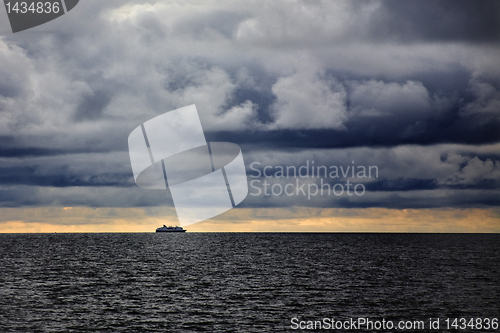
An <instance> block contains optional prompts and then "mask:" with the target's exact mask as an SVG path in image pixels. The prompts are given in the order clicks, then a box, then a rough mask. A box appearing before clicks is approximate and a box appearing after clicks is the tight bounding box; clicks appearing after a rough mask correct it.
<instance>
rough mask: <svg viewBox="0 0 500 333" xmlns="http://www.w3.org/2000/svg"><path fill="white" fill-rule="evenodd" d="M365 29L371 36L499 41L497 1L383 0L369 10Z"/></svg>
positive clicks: (405, 40) (393, 38)
mask: <svg viewBox="0 0 500 333" xmlns="http://www.w3.org/2000/svg"><path fill="white" fill-rule="evenodd" d="M368 29H369V36H370V38H372V39H374V40H388V41H399V42H420V41H466V42H472V43H481V42H493V43H498V41H499V40H500V3H499V2H498V1H489V0H478V1H468V0H438V1H432V2H420V1H397V0H384V1H381V2H380V7H379V8H377V10H375V11H374V13H373V14H372V16H371V18H370V21H369V25H368Z"/></svg>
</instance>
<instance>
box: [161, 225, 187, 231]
mask: <svg viewBox="0 0 500 333" xmlns="http://www.w3.org/2000/svg"><path fill="white" fill-rule="evenodd" d="M156 232H186V230H185V229H183V228H182V227H167V226H166V225H163V227H161V228H157V229H156Z"/></svg>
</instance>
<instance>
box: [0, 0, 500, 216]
mask: <svg viewBox="0 0 500 333" xmlns="http://www.w3.org/2000/svg"><path fill="white" fill-rule="evenodd" d="M498 10H499V5H498V2H496V1H489V0H485V1H475V2H470V1H443V0H440V1H434V2H432V3H425V4H422V3H420V2H416V1H415V2H414V1H407V2H399V1H363V2H350V1H335V2H331V1H317V2H308V1H272V2H269V1H248V2H233V1H217V2H212V1H183V2H182V3H177V2H171V1H160V0H158V1H122V0H120V1H118V0H107V1H99V0H86V1H85V2H82V3H81V4H79V6H78V7H76V8H75V9H74V10H72V11H71V12H70V13H68V14H67V15H64V16H63V17H61V18H60V19H58V20H54V21H52V22H50V23H47V24H45V25H43V26H40V27H38V28H35V29H33V30H30V31H27V32H22V33H18V34H14V35H4V36H2V37H0V64H1V65H0V206H3V207H17V206H58V205H59V206H60V205H62V206H90V207H136V206H157V205H163V204H164V203H165V204H169V200H170V199H169V197H168V194H167V195H165V194H159V193H157V192H155V191H153V192H145V191H142V190H140V189H137V188H136V187H135V185H134V183H133V180H132V172H131V169H130V165H129V161H128V156H127V137H128V134H129V133H130V131H131V130H132V129H134V128H135V127H136V126H137V125H138V124H141V123H143V122H144V121H146V120H148V119H150V118H152V117H154V116H156V115H159V114H162V113H164V112H166V111H169V110H173V109H176V108H179V107H182V106H186V105H190V104H196V105H197V107H198V111H199V113H200V118H201V120H202V125H203V128H204V130H205V132H206V136H207V140H208V141H231V142H235V143H238V144H240V145H241V146H242V147H243V149H244V150H243V153H244V157H245V161H246V164H247V169H248V168H249V166H250V164H251V163H252V162H256V161H257V162H259V163H261V165H262V166H264V165H271V166H276V165H294V166H300V165H302V164H304V163H305V161H307V160H309V161H312V160H314V161H315V162H316V163H323V164H325V165H338V166H340V165H344V166H348V165H351V164H352V161H355V162H356V164H358V165H360V164H363V165H376V166H378V168H379V172H380V177H379V178H377V179H371V180H369V181H366V184H365V185H366V191H367V192H366V195H364V196H363V197H359V198H356V197H354V198H350V197H339V198H331V197H330V198H324V197H322V198H320V197H315V198H314V199H313V200H304V198H300V197H293V198H280V197H272V198H268V197H265V196H257V197H249V199H247V201H245V203H244V205H246V206H247V207H270V206H279V207H291V206H314V207H390V208H407V207H411V208H421V207H476V206H491V205H493V206H496V205H498V204H499V201H498V198H499V197H500V196H499V193H498V192H499V184H500V171H499V170H500V169H499V168H500V167H499V163H500V162H499V161H500V159H499V158H500V150H499V141H500V66H498V59H500V43H499V42H498V41H499V40H500V17H499V16H498V15H496V13H498ZM477 17H481V18H482V19H481V20H477ZM248 170H249V169H248ZM249 174H250V171H249ZM315 181H317V180H315Z"/></svg>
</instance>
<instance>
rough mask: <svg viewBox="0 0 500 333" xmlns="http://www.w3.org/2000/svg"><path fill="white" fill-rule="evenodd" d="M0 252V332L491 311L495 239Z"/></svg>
mask: <svg viewBox="0 0 500 333" xmlns="http://www.w3.org/2000/svg"><path fill="white" fill-rule="evenodd" d="M0 249H1V258H0V263H1V264H0V309H1V311H0V331H2V332H84V331H85V332H189V331H208V332H271V331H278V332H280V331H291V328H290V320H291V318H293V317H298V318H299V319H300V318H302V319H304V320H307V319H310V320H321V319H322V318H325V317H335V318H339V319H342V318H345V319H348V318H351V317H354V318H357V317H369V318H373V319H382V318H385V319H387V320H416V319H422V320H427V319H428V318H429V317H442V318H445V317H467V318H470V317H497V318H498V317H499V316H500V313H499V309H500V301H499V299H500V293H499V290H500V286H499V281H500V264H499V262H500V261H499V258H500V257H499V254H500V235H477V234H466V235H464V234H281V233H217V234H203V233H189V232H188V233H186V234H163V233H158V234H156V233H148V234H2V235H0ZM475 331H477V330H475Z"/></svg>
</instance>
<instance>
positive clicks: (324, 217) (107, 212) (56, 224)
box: [0, 207, 500, 233]
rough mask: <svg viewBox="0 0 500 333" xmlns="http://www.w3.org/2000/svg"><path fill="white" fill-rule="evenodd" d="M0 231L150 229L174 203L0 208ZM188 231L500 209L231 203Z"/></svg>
mask: <svg viewBox="0 0 500 333" xmlns="http://www.w3.org/2000/svg"><path fill="white" fill-rule="evenodd" d="M0 216H1V217H0V233H54V232H57V233H75V232H76V233H77V232H83V233H86V232H154V230H155V229H156V228H157V227H159V226H161V225H163V224H166V225H176V224H178V223H177V218H176V216H175V211H174V210H173V209H172V208H166V207H162V208H160V207H156V208H155V207H153V208H95V209H94V208H88V207H61V208H60V207H41V208H2V209H0ZM185 229H187V230H188V231H189V232H492V233H498V232H500V213H499V210H498V209H495V208H490V209H403V210H397V209H386V208H364V209H344V208H341V209H334V208H330V209H319V208H299V207H294V208H262V209H233V210H231V211H228V212H226V213H224V214H222V215H219V216H218V217H216V218H214V219H210V220H207V221H204V222H201V223H196V224H193V225H189V226H187V227H186V228H185Z"/></svg>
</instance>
